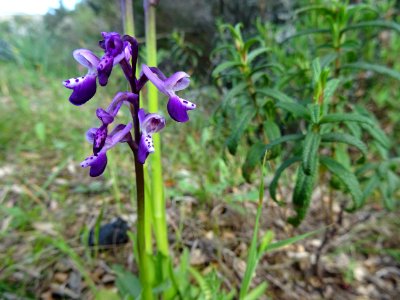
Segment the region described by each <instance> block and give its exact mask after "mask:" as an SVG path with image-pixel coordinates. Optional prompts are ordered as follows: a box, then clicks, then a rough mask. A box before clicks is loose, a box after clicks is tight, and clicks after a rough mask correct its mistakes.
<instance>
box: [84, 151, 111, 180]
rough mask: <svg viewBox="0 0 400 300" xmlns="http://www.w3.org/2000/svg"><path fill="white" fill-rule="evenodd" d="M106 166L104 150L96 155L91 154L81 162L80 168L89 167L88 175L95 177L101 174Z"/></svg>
mask: <svg viewBox="0 0 400 300" xmlns="http://www.w3.org/2000/svg"><path fill="white" fill-rule="evenodd" d="M106 166H107V155H106V152H105V151H104V152H100V153H99V154H98V155H91V156H89V157H88V158H86V159H85V160H84V161H83V162H81V167H82V168H87V167H90V172H89V175H90V176H91V177H97V176H100V175H101V174H103V172H104V170H105V168H106Z"/></svg>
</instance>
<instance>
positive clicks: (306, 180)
mask: <svg viewBox="0 0 400 300" xmlns="http://www.w3.org/2000/svg"><path fill="white" fill-rule="evenodd" d="M317 163H318V162H317ZM312 171H313V172H312V174H311V175H306V174H305V173H304V170H303V166H299V168H298V171H297V180H296V186H295V188H294V192H293V198H292V202H293V207H294V210H295V211H296V216H294V217H290V218H289V219H288V222H289V223H290V224H292V225H293V226H296V227H297V226H299V225H300V223H301V221H303V219H304V217H305V216H306V214H307V211H308V207H309V206H310V201H311V196H312V192H313V187H314V182H315V179H316V177H317V176H316V175H317V174H316V173H317V170H316V169H315V170H312Z"/></svg>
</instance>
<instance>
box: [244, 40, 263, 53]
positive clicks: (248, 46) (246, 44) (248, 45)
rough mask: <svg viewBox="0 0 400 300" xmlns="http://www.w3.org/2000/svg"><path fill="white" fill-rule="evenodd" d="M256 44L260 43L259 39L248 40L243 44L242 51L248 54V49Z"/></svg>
mask: <svg viewBox="0 0 400 300" xmlns="http://www.w3.org/2000/svg"><path fill="white" fill-rule="evenodd" d="M258 42H260V39H259V38H258V37H255V38H251V39H248V40H247V41H246V42H245V43H244V46H243V51H245V52H248V51H249V49H250V48H251V46H253V45H254V44H256V43H258Z"/></svg>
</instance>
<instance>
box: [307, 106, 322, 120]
mask: <svg viewBox="0 0 400 300" xmlns="http://www.w3.org/2000/svg"><path fill="white" fill-rule="evenodd" d="M308 110H309V112H310V116H311V122H312V123H313V124H319V120H320V118H321V107H320V106H319V104H317V103H313V104H309V105H308Z"/></svg>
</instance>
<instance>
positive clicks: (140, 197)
mask: <svg viewBox="0 0 400 300" xmlns="http://www.w3.org/2000/svg"><path fill="white" fill-rule="evenodd" d="M121 4H122V13H123V14H124V24H123V25H124V32H125V34H128V35H130V36H135V22H134V15H133V2H132V0H122V1H121ZM137 75H138V70H136V76H137ZM132 78H133V74H131V79H132ZM130 85H131V90H133V81H132V80H130ZM139 99H140V97H139ZM139 107H140V101H139V100H138V103H137V105H131V113H132V118H133V121H134V126H135V127H134V131H135V141H136V144H138V143H139V141H140V129H139V120H138V117H137V116H138V115H137V112H138V110H139ZM132 151H133V153H134V154H135V171H136V199H137V214H138V219H137V243H138V246H137V249H138V263H139V271H140V274H139V277H140V282H141V285H142V299H145V300H151V299H153V298H154V297H153V291H152V289H153V283H154V278H155V272H154V262H153V259H152V256H153V250H152V236H151V201H145V199H150V197H149V191H148V189H147V186H146V185H145V183H146V182H149V181H148V173H147V170H146V169H144V168H143V165H142V164H140V163H139V162H138V160H137V157H136V154H137V149H135V148H134V147H133V148H132Z"/></svg>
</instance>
